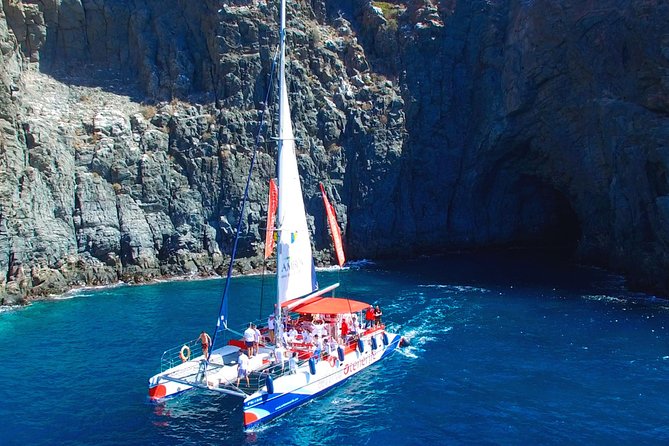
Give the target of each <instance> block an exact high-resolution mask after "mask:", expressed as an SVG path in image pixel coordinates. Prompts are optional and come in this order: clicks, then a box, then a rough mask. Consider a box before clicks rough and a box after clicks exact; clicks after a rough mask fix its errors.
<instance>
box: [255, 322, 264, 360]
mask: <svg viewBox="0 0 669 446" xmlns="http://www.w3.org/2000/svg"><path fill="white" fill-rule="evenodd" d="M260 339H262V335H261V334H260V330H258V326H256V324H253V351H254V355H257V354H258V352H259V351H260Z"/></svg>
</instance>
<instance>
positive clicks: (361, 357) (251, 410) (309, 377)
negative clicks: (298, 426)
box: [244, 333, 401, 428]
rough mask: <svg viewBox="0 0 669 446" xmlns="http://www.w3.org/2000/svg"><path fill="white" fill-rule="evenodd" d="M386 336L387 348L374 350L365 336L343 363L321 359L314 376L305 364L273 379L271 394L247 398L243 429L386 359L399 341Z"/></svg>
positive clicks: (295, 405)
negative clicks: (361, 344) (361, 349)
mask: <svg viewBox="0 0 669 446" xmlns="http://www.w3.org/2000/svg"><path fill="white" fill-rule="evenodd" d="M386 334H387V336H388V345H387V346H386V345H384V344H383V343H382V342H378V344H377V346H378V348H377V349H376V350H373V349H372V344H371V338H370V337H367V336H365V337H363V338H362V339H363V343H364V352H360V351H359V350H354V351H351V352H349V353H347V354H346V355H345V357H344V361H343V362H341V361H339V360H338V359H334V358H329V359H322V360H320V361H319V362H317V363H316V367H315V372H316V373H315V374H312V373H311V370H310V368H309V363H305V364H304V365H302V366H301V367H300V368H299V369H298V370H297V373H296V374H292V375H283V376H280V377H278V378H276V379H275V380H274V382H273V384H274V386H273V387H274V389H273V390H274V393H268V392H267V388H266V387H264V388H263V389H261V390H259V391H258V392H256V393H254V394H252V395H250V396H248V397H247V398H246V399H245V400H244V427H245V428H250V427H253V426H255V425H257V424H259V423H263V422H266V421H269V420H271V419H272V418H275V417H278V416H279V415H282V414H284V413H286V412H288V411H289V410H291V409H294V408H296V407H297V406H299V405H300V404H303V403H305V402H307V401H309V400H310V399H312V398H314V397H316V396H318V395H320V394H322V393H324V392H326V391H328V390H330V389H331V388H333V387H335V386H337V385H339V384H341V383H343V382H344V381H345V380H346V379H348V378H350V377H351V376H353V375H355V374H356V373H358V372H359V371H361V370H363V369H365V368H367V367H369V366H370V365H372V364H374V363H375V362H377V361H379V360H381V359H383V358H385V357H386V356H388V355H389V354H391V353H392V352H393V351H394V350H395V349H396V348H397V346H398V344H399V342H400V339H401V336H400V335H398V334H392V333H386ZM379 340H380V337H379Z"/></svg>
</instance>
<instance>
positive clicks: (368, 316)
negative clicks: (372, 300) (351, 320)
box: [365, 306, 376, 328]
mask: <svg viewBox="0 0 669 446" xmlns="http://www.w3.org/2000/svg"><path fill="white" fill-rule="evenodd" d="M375 320H376V318H375V316H374V307H372V306H370V307H369V308H367V311H365V328H371V327H373V326H374V321H375Z"/></svg>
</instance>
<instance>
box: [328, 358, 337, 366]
mask: <svg viewBox="0 0 669 446" xmlns="http://www.w3.org/2000/svg"><path fill="white" fill-rule="evenodd" d="M328 362H329V363H330V367H334V366H336V365H337V360H336V359H335V358H334V356H330V359H328Z"/></svg>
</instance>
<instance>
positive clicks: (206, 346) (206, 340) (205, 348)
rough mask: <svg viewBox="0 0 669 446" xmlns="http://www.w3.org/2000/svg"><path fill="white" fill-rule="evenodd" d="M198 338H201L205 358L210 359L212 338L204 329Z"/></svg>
mask: <svg viewBox="0 0 669 446" xmlns="http://www.w3.org/2000/svg"><path fill="white" fill-rule="evenodd" d="M198 339H199V340H200V345H202V355H204V359H209V347H211V338H210V337H209V335H208V334H207V333H205V332H204V330H203V331H202V333H200V337H199V338H198Z"/></svg>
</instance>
